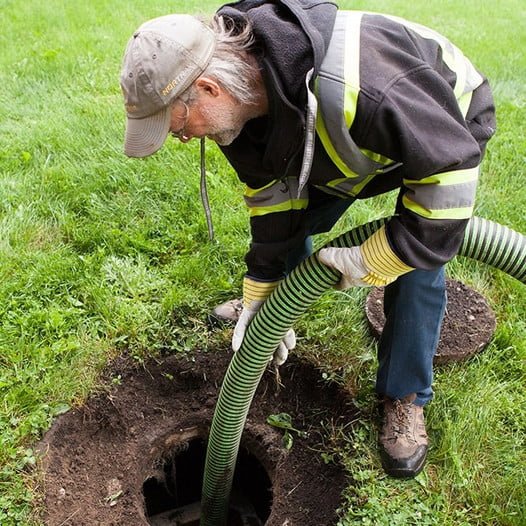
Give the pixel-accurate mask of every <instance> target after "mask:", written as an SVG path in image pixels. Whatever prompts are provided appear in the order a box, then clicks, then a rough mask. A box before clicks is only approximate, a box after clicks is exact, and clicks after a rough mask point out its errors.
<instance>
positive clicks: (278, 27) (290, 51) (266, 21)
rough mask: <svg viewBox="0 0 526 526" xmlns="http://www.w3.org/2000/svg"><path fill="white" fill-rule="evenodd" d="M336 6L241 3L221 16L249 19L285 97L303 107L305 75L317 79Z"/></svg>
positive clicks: (292, 1) (305, 0) (306, 1)
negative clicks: (312, 74)
mask: <svg viewBox="0 0 526 526" xmlns="http://www.w3.org/2000/svg"><path fill="white" fill-rule="evenodd" d="M336 11H337V6H336V4H334V3H332V2H327V1H321V0H271V1H268V0H241V1H239V2H233V3H230V4H226V5H225V6H223V7H222V8H220V9H219V11H218V14H220V15H223V16H227V17H230V18H232V19H233V20H236V19H239V18H240V17H245V16H246V17H248V18H249V20H250V21H251V23H252V26H253V29H254V34H255V36H256V40H257V41H258V42H259V43H260V46H261V47H262V53H263V55H264V57H266V58H267V59H269V60H270V62H271V63H272V65H273V67H274V70H275V72H276V74H277V75H278V77H279V80H280V83H281V86H282V87H283V91H284V93H285V95H286V97H287V98H288V99H289V101H291V102H292V103H296V104H299V105H300V106H301V105H302V102H303V91H304V86H305V75H306V73H307V71H309V70H310V69H312V68H314V75H316V73H317V71H318V69H319V67H320V65H321V63H322V61H323V57H324V56H325V52H326V50H327V47H328V45H329V41H330V38H331V34H332V28H333V25H334V18H335V16H336Z"/></svg>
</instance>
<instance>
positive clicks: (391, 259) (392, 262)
mask: <svg viewBox="0 0 526 526" xmlns="http://www.w3.org/2000/svg"><path fill="white" fill-rule="evenodd" d="M360 249H361V251H362V256H363V260H364V262H365V265H366V266H367V269H368V270H369V274H367V276H365V278H363V280H364V281H365V282H366V283H369V284H374V285H376V284H379V285H386V284H388V283H391V281H394V280H395V279H396V278H397V277H398V276H401V275H402V274H405V273H406V272H409V271H411V270H413V267H410V266H409V265H406V264H405V263H404V262H403V261H402V260H401V259H400V258H399V257H398V256H397V255H396V254H395V253H394V252H393V249H392V248H391V245H389V241H388V240H387V232H386V230H385V225H384V226H382V227H381V228H379V229H378V230H377V231H376V232H375V233H374V234H373V235H372V236H370V237H369V238H367V239H366V240H365V241H364V243H363V244H362V245H361V247H360Z"/></svg>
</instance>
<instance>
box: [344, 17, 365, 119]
mask: <svg viewBox="0 0 526 526" xmlns="http://www.w3.org/2000/svg"><path fill="white" fill-rule="evenodd" d="M362 16H363V13H359V12H352V11H350V12H349V15H348V16H347V27H346V29H345V48H344V49H345V58H344V65H343V71H344V78H345V91H344V104H343V108H344V112H345V124H346V125H347V129H350V127H351V125H352V123H353V122H354V117H355V116H356V106H357V104H358V94H359V93H360V25H361V23H362Z"/></svg>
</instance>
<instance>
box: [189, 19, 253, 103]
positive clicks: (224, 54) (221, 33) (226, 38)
mask: <svg viewBox="0 0 526 526" xmlns="http://www.w3.org/2000/svg"><path fill="white" fill-rule="evenodd" d="M209 26H210V28H211V29H212V31H213V32H214V33H215V36H216V49H215V51H214V54H213V55H212V58H211V59H210V62H209V63H208V66H207V67H206V69H205V71H203V73H202V74H201V75H202V76H206V77H211V78H214V79H215V80H216V81H217V82H218V83H219V84H221V85H222V86H223V88H225V90H226V91H227V92H228V93H230V95H232V97H234V99H236V100H237V101H238V102H240V103H241V104H254V103H255V99H256V93H255V90H254V80H255V78H256V73H257V71H258V69H259V68H258V66H257V63H256V61H255V60H250V59H249V53H250V49H251V48H252V46H253V45H254V34H253V32H252V25H251V24H250V22H249V20H248V19H245V20H244V23H243V25H242V26H241V27H240V26H239V25H236V24H235V23H234V22H233V21H232V19H230V18H225V17H223V16H218V15H215V16H214V18H213V19H212V20H211V21H210V23H209ZM196 96H197V93H196V90H195V87H194V86H191V87H190V88H189V89H187V90H186V92H185V93H183V94H182V95H181V96H180V97H179V98H180V99H181V100H182V101H183V102H185V103H187V104H191V103H192V102H193V101H194V99H195V98H196Z"/></svg>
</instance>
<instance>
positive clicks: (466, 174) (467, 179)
mask: <svg viewBox="0 0 526 526" xmlns="http://www.w3.org/2000/svg"><path fill="white" fill-rule="evenodd" d="M478 175H479V167H478V166H476V167H475V168H466V169H465V170H454V171H452V172H443V173H439V174H433V175H430V176H429V177H424V178H423V179H418V180H415V179H403V183H404V184H405V185H415V184H438V185H440V186H448V185H451V184H462V183H471V182H472V181H476V180H477V179H478Z"/></svg>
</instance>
